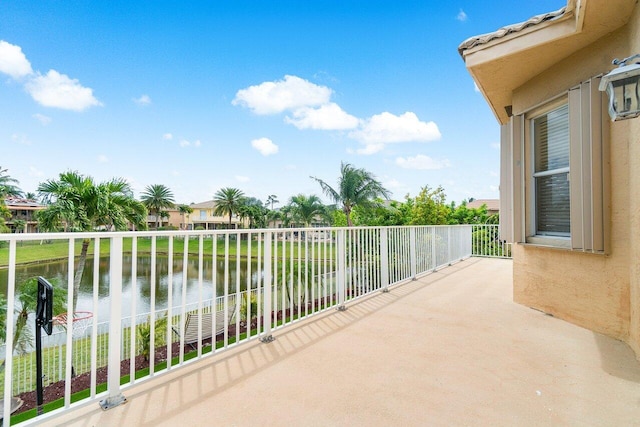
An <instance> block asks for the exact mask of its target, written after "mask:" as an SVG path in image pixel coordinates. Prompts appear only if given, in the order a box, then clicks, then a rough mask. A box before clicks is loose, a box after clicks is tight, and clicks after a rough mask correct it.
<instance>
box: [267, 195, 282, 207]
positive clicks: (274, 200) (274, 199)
mask: <svg viewBox="0 0 640 427" xmlns="http://www.w3.org/2000/svg"><path fill="white" fill-rule="evenodd" d="M274 203H280V202H279V201H278V196H276V195H275V194H270V195H269V197H267V204H268V205H271V210H273V204H274Z"/></svg>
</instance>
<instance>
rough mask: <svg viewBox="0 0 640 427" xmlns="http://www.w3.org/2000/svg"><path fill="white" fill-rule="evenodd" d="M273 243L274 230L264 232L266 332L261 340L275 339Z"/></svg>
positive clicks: (264, 315) (263, 312)
mask: <svg viewBox="0 0 640 427" xmlns="http://www.w3.org/2000/svg"><path fill="white" fill-rule="evenodd" d="M272 245H273V232H271V231H267V232H265V233H264V262H263V270H262V272H263V277H264V286H263V289H264V306H263V309H262V324H263V325H264V332H263V334H262V338H260V341H262V342H266V343H268V342H271V341H273V340H274V338H273V335H271V311H272V303H271V296H272V295H273V284H272V274H273V272H272V267H271V248H272Z"/></svg>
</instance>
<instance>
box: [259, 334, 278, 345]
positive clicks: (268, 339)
mask: <svg viewBox="0 0 640 427" xmlns="http://www.w3.org/2000/svg"><path fill="white" fill-rule="evenodd" d="M275 340H276V338H275V337H274V336H273V335H267V336H266V337H262V338H260V342H262V343H265V344H269V343H270V342H273V341H275Z"/></svg>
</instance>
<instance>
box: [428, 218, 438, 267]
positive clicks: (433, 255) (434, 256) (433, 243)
mask: <svg viewBox="0 0 640 427" xmlns="http://www.w3.org/2000/svg"><path fill="white" fill-rule="evenodd" d="M429 228H430V229H431V260H432V262H433V271H436V269H437V268H438V254H437V253H436V250H437V246H436V239H437V237H438V236H437V235H436V228H435V227H429Z"/></svg>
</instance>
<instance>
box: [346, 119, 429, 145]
mask: <svg viewBox="0 0 640 427" xmlns="http://www.w3.org/2000/svg"><path fill="white" fill-rule="evenodd" d="M349 137H351V138H353V139H355V140H357V141H360V142H361V143H363V144H364V145H365V148H363V149H359V150H358V154H374V153H377V152H379V151H380V150H382V149H383V148H384V145H385V144H390V143H398V142H427V141H435V140H438V139H440V137H441V135H440V130H438V125H436V124H435V123H434V122H422V121H420V120H419V119H418V116H416V114H415V113H412V112H406V113H404V114H402V115H401V116H396V115H394V114H391V113H388V112H384V113H381V114H376V115H374V116H372V117H371V118H369V119H367V120H365V121H364V122H363V123H362V126H361V127H360V129H358V130H355V131H353V132H350V133H349Z"/></svg>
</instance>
